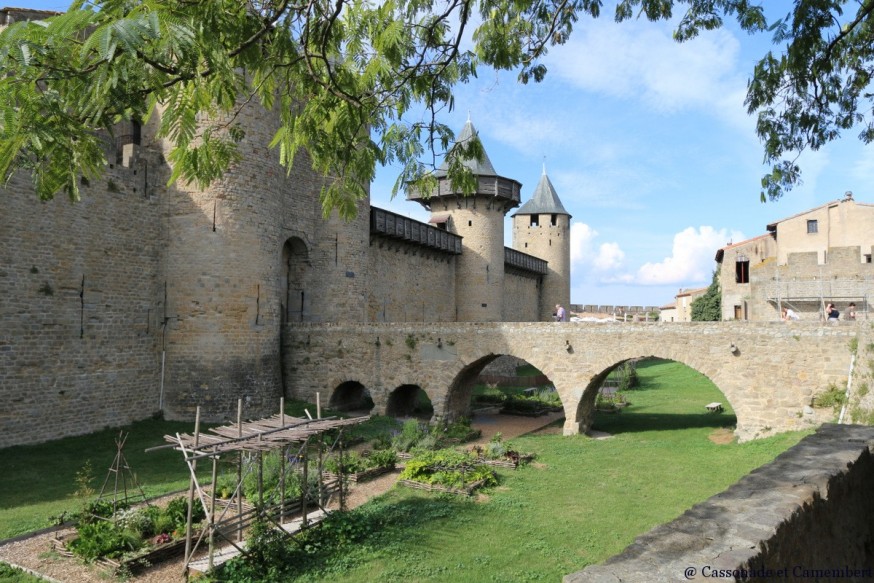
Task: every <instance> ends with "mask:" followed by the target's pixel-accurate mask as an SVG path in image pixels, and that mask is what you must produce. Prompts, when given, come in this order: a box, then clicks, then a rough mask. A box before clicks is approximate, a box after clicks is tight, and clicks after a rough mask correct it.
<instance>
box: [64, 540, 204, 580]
mask: <svg viewBox="0 0 874 583" xmlns="http://www.w3.org/2000/svg"><path fill="white" fill-rule="evenodd" d="M197 536H198V533H197V532H195V533H192V538H197ZM77 538H78V536H77V535H76V534H75V533H74V534H72V536H66V537H65V536H63V535H62V536H59V537H55V538H53V539H52V547H53V549H54V551H55V552H57V553H58V554H59V555H61V556H63V557H68V558H78V557H76V555H75V554H74V553H73V551H71V550H70V549H69V548H68V547H67V545H68V544H69V543H71V542H73V541H74V540H76V539H77ZM184 551H185V539H184V538H177V539H174V540H171V541H169V542H166V543H161V544H157V545H154V546H152V547H150V548H148V549H143V550H141V551H140V552H139V553H137V554H136V555H133V556H130V557H124V558H120V559H110V558H108V557H100V558H97V559H94V560H93V561H92V563H94V564H95V565H100V566H101V567H106V568H108V569H111V570H112V571H114V572H116V573H119V572H121V573H125V572H127V573H136V572H139V571H142V570H143V569H146V568H148V567H150V566H152V565H155V564H158V563H160V562H162V561H166V560H168V559H172V558H175V557H178V556H180V555H182V554H183V552H184Z"/></svg>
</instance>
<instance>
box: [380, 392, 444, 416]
mask: <svg viewBox="0 0 874 583" xmlns="http://www.w3.org/2000/svg"><path fill="white" fill-rule="evenodd" d="M385 414H386V415H388V416H390V417H421V418H427V419H430V418H431V416H432V415H433V414H434V407H433V405H432V404H431V399H430V397H428V394H427V393H426V392H425V391H424V389H422V387H420V386H419V385H411V384H407V385H401V386H399V387H398V388H396V389H395V390H394V391H392V392H391V393H390V394H389V396H388V402H387V403H386V407H385Z"/></svg>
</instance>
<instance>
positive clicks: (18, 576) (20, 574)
mask: <svg viewBox="0 0 874 583" xmlns="http://www.w3.org/2000/svg"><path fill="white" fill-rule="evenodd" d="M0 581H3V583H42V581H43V579H41V578H38V577H34V576H33V575H31V574H30V573H28V572H26V571H22V570H21V569H19V568H18V567H13V566H12V565H8V564H6V563H0Z"/></svg>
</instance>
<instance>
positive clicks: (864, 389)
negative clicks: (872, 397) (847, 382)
mask: <svg viewBox="0 0 874 583" xmlns="http://www.w3.org/2000/svg"><path fill="white" fill-rule="evenodd" d="M868 390H869V388H868V383H861V384H860V385H859V390H858V391H857V392H856V394H857V395H858V396H859V398H860V399H861V398H862V397H864V396H865V395H867V394H868Z"/></svg>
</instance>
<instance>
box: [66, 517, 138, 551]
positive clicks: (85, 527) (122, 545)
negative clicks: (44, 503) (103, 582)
mask: <svg viewBox="0 0 874 583" xmlns="http://www.w3.org/2000/svg"><path fill="white" fill-rule="evenodd" d="M77 533H78V537H77V538H75V539H73V540H72V541H70V543H69V545H68V546H69V548H70V550H71V551H72V552H73V553H74V554H75V555H76V556H78V557H81V558H82V559H84V560H85V561H94V560H96V559H99V558H101V557H108V558H116V557H120V556H121V555H123V554H125V553H129V552H131V551H135V550H137V549H139V548H140V547H142V546H143V540H142V538H141V537H140V536H139V535H138V534H137V533H136V532H134V531H131V530H125V529H122V528H119V527H118V526H117V525H116V524H115V523H114V522H112V521H109V520H98V521H95V522H92V523H89V524H82V525H80V526H79V527H78V528H77Z"/></svg>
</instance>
